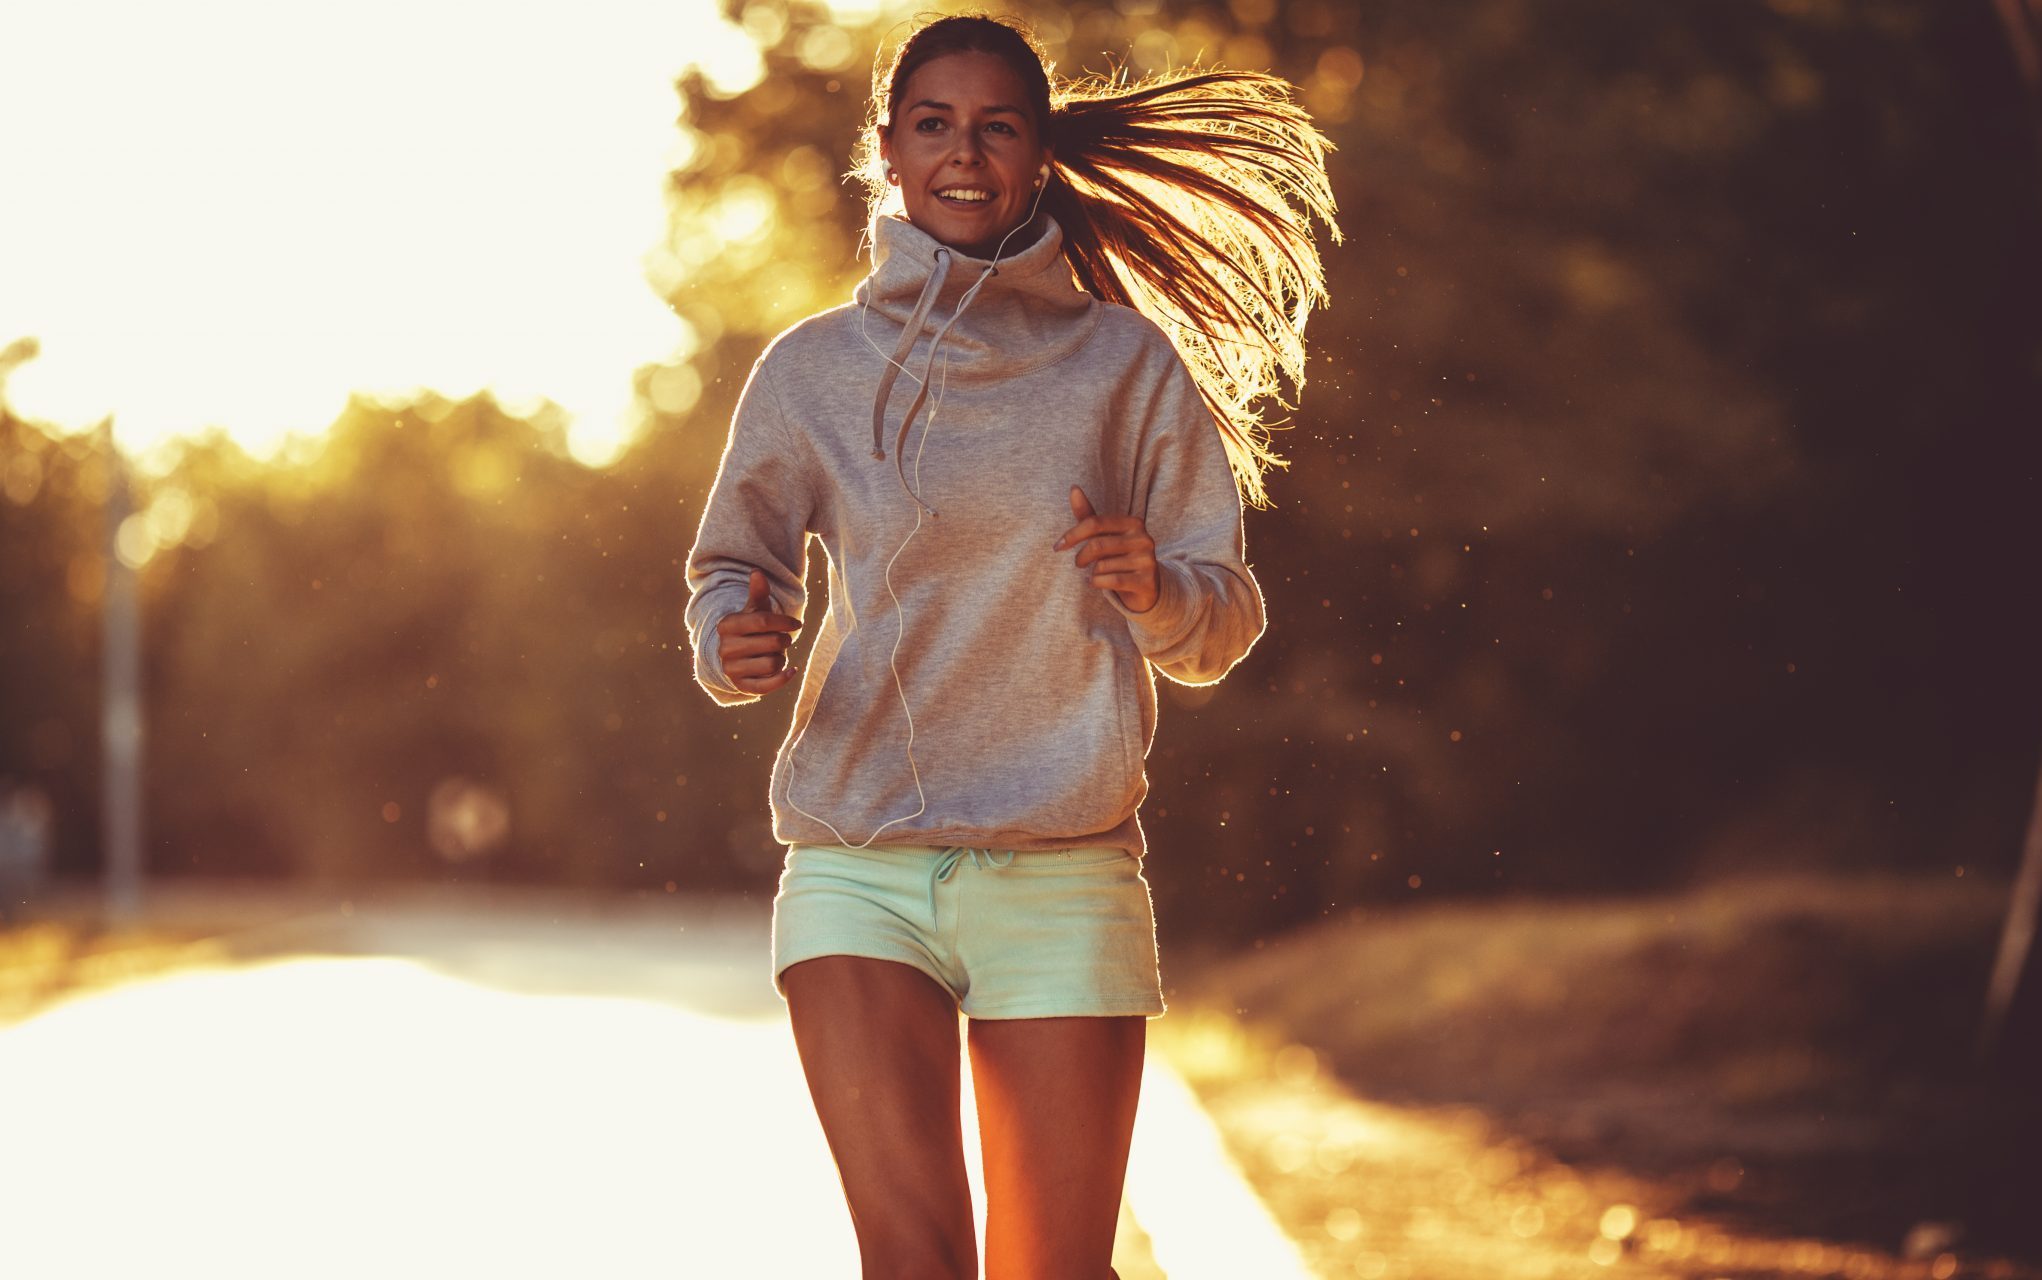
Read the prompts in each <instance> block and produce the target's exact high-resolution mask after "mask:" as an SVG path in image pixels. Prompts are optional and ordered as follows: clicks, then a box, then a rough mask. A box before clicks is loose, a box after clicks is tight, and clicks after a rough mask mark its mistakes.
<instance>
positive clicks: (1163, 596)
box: [1106, 560, 1196, 654]
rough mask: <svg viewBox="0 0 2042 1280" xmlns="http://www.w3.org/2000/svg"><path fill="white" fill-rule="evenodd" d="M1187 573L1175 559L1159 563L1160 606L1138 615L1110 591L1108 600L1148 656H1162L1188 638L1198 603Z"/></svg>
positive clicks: (1157, 563)
mask: <svg viewBox="0 0 2042 1280" xmlns="http://www.w3.org/2000/svg"><path fill="white" fill-rule="evenodd" d="M1187 573H1188V570H1185V569H1184V568H1182V567H1181V566H1179V565H1178V564H1177V562H1176V561H1174V560H1158V561H1157V562H1156V603H1155V604H1153V605H1151V606H1150V607H1149V608H1147V609H1144V610H1142V611H1141V612H1140V613H1136V612H1135V611H1134V610H1132V609H1130V608H1128V607H1127V604H1126V603H1125V602H1124V601H1122V600H1121V598H1120V593H1119V592H1118V591H1108V592H1107V593H1106V600H1107V602H1108V603H1109V604H1111V605H1112V606H1113V607H1114V608H1115V609H1116V610H1118V611H1119V613H1120V616H1121V617H1123V618H1125V619H1127V628H1128V630H1129V631H1132V632H1133V633H1134V642H1135V645H1136V647H1137V648H1139V649H1140V650H1141V651H1142V653H1144V654H1154V653H1161V652H1163V651H1164V650H1166V649H1169V648H1170V647H1171V646H1172V645H1175V644H1176V643H1177V642H1178V641H1180V640H1182V639H1183V638H1184V632H1185V629H1186V628H1187V627H1188V626H1189V625H1190V622H1191V612H1192V608H1193V606H1194V604H1195V603H1196V602H1195V600H1194V599H1193V597H1192V592H1191V584H1190V581H1189V579H1188V578H1187V576H1186V575H1187Z"/></svg>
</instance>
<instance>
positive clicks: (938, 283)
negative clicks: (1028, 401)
mask: <svg viewBox="0 0 2042 1280" xmlns="http://www.w3.org/2000/svg"><path fill="white" fill-rule="evenodd" d="M1016 235H1018V236H1019V237H1021V238H1023V240H1024V243H1025V245H1026V247H1025V248H1022V249H1020V250H1017V251H1016V252H1015V253H1014V254H1013V255H1012V256H1008V257H1002V258H1001V259H1000V260H999V261H998V263H994V262H993V261H991V260H989V259H986V258H977V257H973V256H972V255H970V254H968V253H962V252H960V251H958V250H957V249H955V248H952V247H951V246H949V245H947V244H944V243H942V242H941V241H939V240H937V239H936V238H935V237H933V236H931V235H929V234H928V233H927V232H925V231H923V230H922V229H921V228H919V227H917V226H916V225H915V224H914V223H912V222H910V221H909V220H908V219H906V218H903V217H900V216H899V215H894V214H889V215H884V216H881V217H879V218H877V219H875V220H874V222H873V225H872V259H873V268H872V274H871V275H869V276H867V277H866V278H865V280H864V281H863V282H862V283H861V284H859V286H858V288H857V291H856V293H855V294H854V295H853V296H854V298H855V299H856V302H857V305H858V308H859V323H860V325H861V326H862V325H865V324H866V323H867V322H868V321H870V319H871V317H872V315H873V314H874V313H877V314H878V315H879V316H880V317H882V319H883V320H885V321H892V322H893V323H895V324H897V325H899V326H900V327H899V329H898V330H897V331H896V333H894V334H889V335H887V336H892V337H895V339H896V340H895V343H894V351H893V355H892V356H891V357H890V358H888V360H887V365H886V368H885V369H884V370H882V371H881V373H880V376H879V389H878V391H877V392H876V393H875V394H874V396H873V399H872V456H873V457H874V458H878V459H884V458H885V457H886V447H885V441H884V436H885V426H886V410H887V402H888V400H889V399H890V398H891V397H892V395H893V386H894V382H895V380H896V379H897V378H898V377H899V376H900V374H901V372H902V371H903V370H904V368H905V366H906V362H907V360H908V358H909V357H910V355H911V354H912V353H913V352H914V350H915V348H916V346H917V345H918V344H920V343H921V342H922V340H923V338H924V336H925V335H926V334H927V332H928V330H929V329H930V327H931V326H932V325H933V326H934V329H935V334H934V337H933V338H931V339H930V340H929V341H928V343H927V350H926V352H925V353H924V355H923V359H922V372H921V374H920V375H919V376H916V375H914V374H909V376H910V377H912V378H915V381H916V382H917V383H919V384H920V385H919V386H917V388H916V389H915V394H914V398H913V400H912V401H911V402H910V403H909V405H908V407H907V412H906V413H905V414H903V415H902V417H901V421H900V427H899V428H898V430H897V431H896V433H895V436H894V468H895V470H896V471H898V472H899V473H900V481H901V487H902V488H903V489H905V490H907V492H908V493H909V494H910V495H911V496H913V497H914V498H915V501H916V502H917V503H919V504H920V505H921V506H922V508H923V509H924V510H926V511H928V512H929V514H930V515H931V516H934V515H936V514H937V512H936V510H935V508H933V507H930V506H929V505H928V504H927V503H925V502H922V500H921V498H920V496H919V495H916V494H915V493H914V490H913V488H912V487H911V486H909V484H908V482H907V474H906V471H905V470H904V469H903V463H902V459H901V450H902V446H903V445H905V443H906V441H907V435H908V428H909V427H910V426H911V425H913V423H914V420H915V415H916V414H917V413H918V412H919V411H920V409H921V407H922V404H923V402H924V401H925V400H926V399H927V398H928V395H929V384H930V382H931V380H932V379H934V378H935V377H936V376H938V374H937V367H936V359H937V355H938V353H939V351H940V352H941V354H942V357H943V369H942V373H941V376H942V378H943V380H944V381H945V382H948V381H949V380H950V379H952V378H955V379H956V380H957V381H959V382H976V381H982V380H989V379H996V378H1003V377H1011V376H1012V375H1014V374H1017V373H1025V372H1027V371H1028V370H1030V369H1037V368H1040V367H1042V366H1043V365H1047V364H1053V363H1055V362H1056V361H1058V360H1061V359H1063V358H1064V357H1066V356H1068V355H1070V354H1071V353H1072V352H1075V351H1076V350H1077V349H1078V348H1079V347H1082V346H1083V345H1085V342H1086V341H1087V340H1088V339H1089V338H1090V337H1091V336H1092V332H1093V330H1095V329H1097V328H1098V327H1099V317H1100V315H1101V314H1102V312H1101V309H1100V306H1099V302H1098V300H1097V299H1096V298H1094V297H1093V296H1092V295H1091V294H1089V293H1086V292H1085V291H1084V290H1082V289H1080V288H1079V287H1078V283H1077V279H1076V278H1075V277H1074V276H1073V275H1072V274H1071V270H1070V267H1069V265H1068V264H1067V263H1066V262H1065V261H1064V256H1063V228H1062V227H1060V226H1058V225H1057V221H1056V219H1055V218H1053V217H1051V216H1049V215H1048V214H1046V213H1045V214H1041V215H1038V216H1037V217H1036V219H1035V220H1034V221H1033V222H1031V223H1029V224H1028V226H1026V227H1024V228H1022V229H1021V230H1019V231H1018V232H1016ZM974 288H975V289H976V292H973V290H974ZM967 294H970V295H971V298H970V302H969V305H968V306H963V309H962V311H961V312H960V306H961V305H963V304H964V303H965V296H966V295H967ZM939 320H940V323H938V321H939ZM866 340H867V341H872V335H871V333H870V332H867V334H866ZM946 343H948V344H949V348H948V350H943V348H944V344H946ZM874 345H875V346H877V343H875V344H874ZM882 354H884V353H883V351H882Z"/></svg>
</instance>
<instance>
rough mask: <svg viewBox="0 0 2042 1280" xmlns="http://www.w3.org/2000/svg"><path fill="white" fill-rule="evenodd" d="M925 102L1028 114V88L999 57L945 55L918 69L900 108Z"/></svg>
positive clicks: (905, 88) (902, 95) (971, 53)
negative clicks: (1009, 109) (1002, 107)
mask: <svg viewBox="0 0 2042 1280" xmlns="http://www.w3.org/2000/svg"><path fill="white" fill-rule="evenodd" d="M923 99H933V100H934V101H937V102H947V103H949V104H950V105H951V107H952V108H954V109H956V110H958V111H971V110H974V109H980V108H984V107H988V106H1009V107H1014V108H1016V109H1018V110H1020V111H1021V112H1023V113H1024V114H1025V113H1026V112H1027V111H1028V86H1027V85H1026V84H1024V83H1023V82H1022V80H1021V77H1020V75H1019V74H1017V73H1016V72H1015V70H1014V68H1012V67H1010V66H1008V65H1007V62H1006V60H1005V59H1004V58H1001V57H1000V56H999V55H997V54H991V53H979V52H977V51H965V52H960V53H945V54H939V55H938V56H936V57H934V58H931V59H930V60H929V61H927V62H925V63H923V64H922V65H921V66H919V67H916V68H915V70H914V74H912V75H910V76H909V77H908V78H907V83H905V84H903V85H902V86H901V92H900V109H901V110H903V111H905V110H907V109H908V108H910V107H912V106H914V105H915V104H916V103H917V102H920V101H922V100H923Z"/></svg>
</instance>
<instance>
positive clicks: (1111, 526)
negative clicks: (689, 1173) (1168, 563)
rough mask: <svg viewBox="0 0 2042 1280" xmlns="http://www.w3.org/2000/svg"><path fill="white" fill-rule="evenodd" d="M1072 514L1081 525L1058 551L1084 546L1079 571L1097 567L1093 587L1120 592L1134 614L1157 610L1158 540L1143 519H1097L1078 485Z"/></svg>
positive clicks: (1067, 532)
mask: <svg viewBox="0 0 2042 1280" xmlns="http://www.w3.org/2000/svg"><path fill="white" fill-rule="evenodd" d="M1071 514H1072V515H1074V516H1076V517H1077V518H1078V523H1076V524H1074V525H1072V526H1071V527H1070V528H1069V529H1067V530H1065V532H1064V536H1063V537H1061V538H1058V539H1057V540H1056V550H1058V551H1061V550H1063V549H1064V548H1065V547H1066V546H1069V545H1071V544H1073V543H1078V542H1083V543H1084V544H1085V545H1084V546H1083V547H1081V548H1080V549H1079V551H1078V567H1079V568H1081V569H1082V568H1084V567H1085V566H1086V565H1088V564H1093V563H1095V562H1096V563H1097V567H1096V568H1094V569H1093V570H1092V585H1093V586H1095V587H1103V588H1106V589H1109V590H1112V591H1115V592H1118V593H1119V595H1120V602H1121V603H1122V604H1124V605H1126V606H1127V608H1128V612H1130V613H1147V612H1148V611H1149V610H1150V609H1153V608H1155V607H1156V599H1157V597H1158V596H1159V595H1160V594H1161V588H1160V587H1159V586H1158V584H1157V582H1156V540H1155V539H1154V538H1152V537H1150V536H1149V531H1148V529H1147V527H1146V526H1145V525H1143V523H1142V518H1141V517H1140V516H1102V515H1096V514H1094V513H1093V511H1092V504H1091V502H1090V501H1088V500H1087V499H1086V497H1085V491H1084V490H1083V489H1080V488H1079V487H1078V486H1076V485H1072V486H1071Z"/></svg>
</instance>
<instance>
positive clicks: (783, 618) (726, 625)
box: [716, 613, 801, 636]
mask: <svg viewBox="0 0 2042 1280" xmlns="http://www.w3.org/2000/svg"><path fill="white" fill-rule="evenodd" d="M716 630H717V632H718V633H719V634H721V635H726V636H749V635H756V634H758V633H760V632H765V631H799V630H801V619H799V618H794V617H789V616H788V615H787V614H784V613H730V614H725V615H724V616H723V618H722V620H721V621H719V622H718V623H717V624H716Z"/></svg>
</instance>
